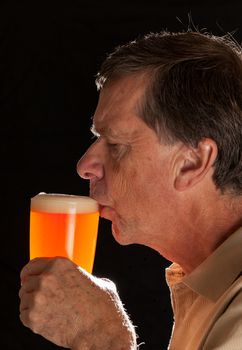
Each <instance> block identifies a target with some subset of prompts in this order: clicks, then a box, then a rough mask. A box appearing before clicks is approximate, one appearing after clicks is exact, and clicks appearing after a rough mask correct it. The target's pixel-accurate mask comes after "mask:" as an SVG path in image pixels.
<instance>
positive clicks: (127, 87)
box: [93, 74, 146, 132]
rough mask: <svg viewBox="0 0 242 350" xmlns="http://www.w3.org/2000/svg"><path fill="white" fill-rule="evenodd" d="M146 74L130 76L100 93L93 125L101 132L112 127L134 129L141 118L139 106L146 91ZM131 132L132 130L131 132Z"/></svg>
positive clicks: (108, 86)
mask: <svg viewBox="0 0 242 350" xmlns="http://www.w3.org/2000/svg"><path fill="white" fill-rule="evenodd" d="M145 87H146V83H145V76H144V74H140V75H138V76H137V75H136V76H128V77H125V78H122V79H119V80H117V81H115V82H112V83H109V84H107V86H105V87H104V88H103V89H102V90H101V93H100V96H99V102H98V105H97V109H96V111H95V115H94V118H93V123H94V127H95V129H96V130H97V131H98V132H99V131H103V130H105V131H108V130H109V131H110V129H112V126H115V128H116V127H123V126H125V127H126V128H127V126H128V128H129V129H130V128H131V129H132V125H133V124H134V123H135V121H137V119H139V120H140V118H139V104H140V101H141V99H142V97H143V94H144V91H145ZM130 131H131V130H130Z"/></svg>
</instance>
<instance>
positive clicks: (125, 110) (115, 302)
mask: <svg viewBox="0 0 242 350" xmlns="http://www.w3.org/2000/svg"><path fill="white" fill-rule="evenodd" d="M146 81H147V77H146V76H145V74H140V75H139V76H135V75H133V76H129V77H125V78H123V79H120V80H118V81H114V82H112V83H109V84H107V85H105V87H104V88H103V90H102V91H101V93H100V98H99V103H98V106H97V109H96V112H95V115H94V118H93V127H92V130H93V132H94V134H95V135H96V136H97V140H96V141H95V142H94V143H93V144H92V145H91V147H90V148H89V149H88V150H87V152H86V153H85V155H84V156H83V157H82V158H81V159H80V161H79V163H78V165H77V171H78V173H79V175H80V176H81V177H82V178H84V179H87V180H89V181H90V194H91V196H92V197H93V198H95V199H96V200H97V201H98V202H99V204H100V213H101V216H102V217H104V218H106V219H109V220H111V221H112V231H113V235H114V237H115V239H116V240H117V241H118V242H119V243H120V244H131V243H139V244H144V245H147V246H149V247H151V248H153V249H155V250H157V251H158V252H159V253H160V254H161V255H163V256H164V257H166V258H167V259H168V260H170V261H173V262H176V263H179V264H180V265H181V266H182V268H183V270H184V272H185V273H189V272H191V271H192V270H193V269H194V268H196V267H197V266H198V265H199V264H200V263H201V262H202V261H203V260H204V259H205V258H206V257H207V256H209V255H210V254H211V253H212V252H213V251H214V249H216V248H217V246H218V245H220V244H221V243H222V242H223V241H224V240H225V239H226V238H227V237H228V236H229V235H230V234H231V233H232V232H233V231H234V230H235V229H236V228H237V227H239V226H240V225H241V214H240V213H241V209H242V204H241V198H240V197H236V198H235V197H232V196H229V195H222V194H221V193H220V191H219V189H217V188H216V186H215V184H214V182H213V180H212V175H213V164H214V161H215V159H216V156H217V146H216V143H215V142H214V141H213V140H211V139H203V140H201V141H200V143H199V144H198V146H197V148H192V147H188V146H186V145H184V144H182V143H181V142H177V143H174V144H172V145H168V144H166V143H165V142H163V141H162V140H161V139H159V138H158V136H157V135H156V133H155V132H154V130H152V129H151V128H149V127H148V126H147V125H146V124H145V123H144V122H143V121H142V119H141V118H140V116H139V115H140V113H139V105H140V101H141V99H142V96H143V94H144V92H145V88H146ZM21 281H22V288H21V290H20V298H21V304H20V313H21V314H20V318H21V320H22V322H23V323H24V325H26V326H27V327H30V328H31V329H32V330H33V331H34V332H37V333H39V334H41V335H43V336H44V337H46V338H47V339H49V340H51V341H52V342H54V343H55V344H58V345H61V346H64V347H69V348H72V349H74V350H79V349H80V350H86V349H88V350H89V349H90V350H96V349H100V350H101V349H106V350H109V349H110V350H111V349H112V350H122V349H125V350H128V349H130V350H133V349H136V340H135V332H134V327H133V326H132V324H131V322H130V321H129V319H128V316H127V315H126V313H125V311H124V310H123V307H122V304H121V301H120V299H119V297H118V294H117V292H116V290H115V288H114V286H113V284H112V283H111V282H108V281H102V280H100V279H97V278H95V277H93V276H91V275H89V274H87V273H86V272H84V271H83V270H81V269H80V268H78V267H77V266H76V265H75V264H73V263H72V262H70V261H69V260H68V259H61V258H57V259H46V258H42V259H35V260H33V261H30V263H29V264H27V265H26V266H25V267H24V269H23V271H22V273H21ZM94 309H95V313H93V310H94Z"/></svg>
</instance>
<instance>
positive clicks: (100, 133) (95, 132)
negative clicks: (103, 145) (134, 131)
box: [90, 124, 131, 138]
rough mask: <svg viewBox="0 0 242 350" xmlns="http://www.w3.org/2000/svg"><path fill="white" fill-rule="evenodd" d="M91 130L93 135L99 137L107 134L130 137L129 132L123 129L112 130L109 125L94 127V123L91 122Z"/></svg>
mask: <svg viewBox="0 0 242 350" xmlns="http://www.w3.org/2000/svg"><path fill="white" fill-rule="evenodd" d="M90 130H91V132H92V133H93V135H95V136H97V137H99V136H109V137H113V138H115V137H125V136H126V137H130V136H131V135H130V132H125V131H118V132H116V131H114V130H113V129H112V128H110V127H101V128H96V127H95V125H94V124H92V126H91V128H90Z"/></svg>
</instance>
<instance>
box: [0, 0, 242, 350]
mask: <svg viewBox="0 0 242 350" xmlns="http://www.w3.org/2000/svg"><path fill="white" fill-rule="evenodd" d="M241 10H242V5H240V1H229V2H227V3H225V2H224V3H221V1H207V0H205V1H179V0H171V1H165V2H164V1H154V0H150V1H143V2H142V1H124V0H123V1H120V0H119V1H113V2H110V1H109V2H107V1H81V0H79V1H76V0H75V1H74V0H73V1H72V0H69V1H65V2H59V1H49V2H44V1H31V2H30V1H29V2H26V1H4V2H1V4H0V120H1V128H0V154H1V158H0V159H1V163H0V164H1V171H0V178H1V183H0V184H1V185H0V192H1V193H0V195H1V197H0V198H1V221H0V222H1V233H0V234H1V245H0V246H1V254H0V259H1V263H0V269H1V270H0V272H1V285H0V290H1V294H0V303H1V304H0V312H1V326H0V348H1V349H10V350H15V349H16V350H44V349H46V350H47V349H48V350H51V349H57V348H58V347H56V346H54V345H53V344H51V343H50V342H48V341H46V340H44V339H43V338H42V337H40V336H38V335H35V334H33V333H32V332H31V331H29V330H28V329H27V328H25V327H24V326H22V324H21V323H20V321H19V319H18V314H19V312H18V305H19V300H18V289H19V284H20V283H19V272H20V270H21V268H22V267H23V266H24V265H25V264H26V263H27V261H28V259H29V256H28V227H29V199H30V198H31V197H32V196H34V195H35V194H36V193H38V192H40V191H45V192H60V193H73V194H87V193H88V184H87V183H85V182H84V181H83V180H81V179H80V178H79V177H78V175H77V174H76V170H75V168H76V163H77V161H78V159H79V158H80V156H81V155H82V154H83V153H84V151H85V149H86V148H87V147H88V145H89V144H90V143H91V134H90V131H89V128H90V125H91V121H90V117H91V116H92V115H93V112H94V110H95V106H96V102H97V97H98V94H97V92H96V88H95V84H94V76H95V74H96V72H97V70H98V67H99V65H100V64H101V62H102V61H103V59H104V58H105V56H106V54H107V53H108V52H110V51H112V50H113V48H114V47H115V46H117V45H119V44H122V43H125V42H127V41H128V40H131V39H134V38H136V37H137V36H139V35H142V34H144V33H148V32H150V31H153V32H154V31H160V30H162V29H168V30H170V31H178V30H179V31H182V30H186V29H187V28H188V26H189V25H190V26H193V25H194V26H195V27H197V28H198V29H200V30H207V31H212V32H213V33H214V34H219V35H224V34H226V33H227V32H235V34H234V37H235V39H236V40H238V41H239V42H240V41H241V37H242V24H241ZM191 18H192V20H191ZM192 22H193V23H192ZM168 265H169V262H167V261H166V260H165V259H163V258H162V257H160V256H159V255H158V254H157V253H156V252H154V251H152V250H150V249H149V248H146V247H141V246H138V245H137V246H136V245H133V246H128V247H121V246H119V245H118V244H117V243H116V242H115V241H114V240H113V238H112V235H111V232H110V226H109V223H108V222H105V221H104V220H103V221H101V224H100V234H99V239H98V245H97V254H96V260H95V269H94V273H95V274H96V275H97V276H102V277H108V278H111V279H112V280H113V281H114V282H115V283H116V284H117V287H118V290H119V292H120V296H121V298H122V300H123V302H124V304H125V306H126V308H127V310H128V312H129V314H130V316H131V318H132V320H133V322H134V324H135V325H136V326H137V333H138V334H139V336H140V342H145V345H142V346H141V349H146V350H158V349H160V350H162V349H166V348H167V344H168V339H169V336H170V332H171V326H172V317H171V309H170V304H169V291H168V288H167V286H166V284H165V280H164V268H165V267H166V266H168Z"/></svg>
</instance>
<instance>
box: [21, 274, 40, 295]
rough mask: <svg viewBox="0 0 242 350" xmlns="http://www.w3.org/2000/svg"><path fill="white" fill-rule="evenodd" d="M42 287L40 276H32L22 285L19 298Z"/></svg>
mask: <svg viewBox="0 0 242 350" xmlns="http://www.w3.org/2000/svg"><path fill="white" fill-rule="evenodd" d="M39 285H40V281H39V277H38V276H30V277H29V278H28V279H27V280H25V282H24V283H23V284H22V286H21V288H20V290H19V297H20V299H21V298H22V296H23V294H25V293H31V292H33V291H35V290H36V289H37V288H38V287H39Z"/></svg>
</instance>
